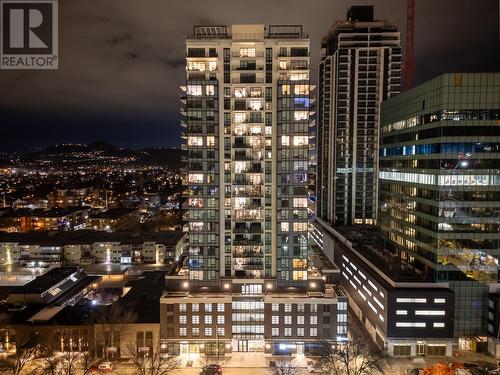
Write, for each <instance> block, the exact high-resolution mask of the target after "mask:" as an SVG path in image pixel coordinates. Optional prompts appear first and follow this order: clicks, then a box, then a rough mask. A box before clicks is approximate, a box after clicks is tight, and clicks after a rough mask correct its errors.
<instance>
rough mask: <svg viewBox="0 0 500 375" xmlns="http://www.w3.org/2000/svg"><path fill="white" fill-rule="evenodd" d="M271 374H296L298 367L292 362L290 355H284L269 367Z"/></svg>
mask: <svg viewBox="0 0 500 375" xmlns="http://www.w3.org/2000/svg"><path fill="white" fill-rule="evenodd" d="M270 372H271V375H297V374H298V369H297V366H295V365H294V364H293V362H292V358H291V357H286V358H283V359H279V360H277V361H276V363H275V365H274V366H271V367H270Z"/></svg>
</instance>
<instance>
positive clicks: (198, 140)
mask: <svg viewBox="0 0 500 375" xmlns="http://www.w3.org/2000/svg"><path fill="white" fill-rule="evenodd" d="M187 144H188V146H203V137H188V139H187Z"/></svg>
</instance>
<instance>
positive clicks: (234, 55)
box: [231, 52, 264, 59]
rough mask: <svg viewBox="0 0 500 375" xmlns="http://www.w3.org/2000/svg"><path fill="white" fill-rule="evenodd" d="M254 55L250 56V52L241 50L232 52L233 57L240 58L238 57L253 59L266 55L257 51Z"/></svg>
mask: <svg viewBox="0 0 500 375" xmlns="http://www.w3.org/2000/svg"><path fill="white" fill-rule="evenodd" d="M252 55H253V56H249V55H248V54H241V53H239V52H233V53H232V54H231V56H232V57H235V58H238V59H253V58H255V57H264V52H255V53H254V54H252Z"/></svg>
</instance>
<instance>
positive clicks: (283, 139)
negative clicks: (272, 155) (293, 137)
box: [281, 135, 290, 146]
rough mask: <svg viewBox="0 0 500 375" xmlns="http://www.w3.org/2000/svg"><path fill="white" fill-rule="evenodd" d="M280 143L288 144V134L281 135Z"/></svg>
mask: <svg viewBox="0 0 500 375" xmlns="http://www.w3.org/2000/svg"><path fill="white" fill-rule="evenodd" d="M281 145H282V146H290V137H289V136H288V135H282V136H281Z"/></svg>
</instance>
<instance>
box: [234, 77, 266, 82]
mask: <svg viewBox="0 0 500 375" xmlns="http://www.w3.org/2000/svg"><path fill="white" fill-rule="evenodd" d="M231 83H264V78H254V79H251V78H244V79H241V78H232V79H231Z"/></svg>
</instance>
